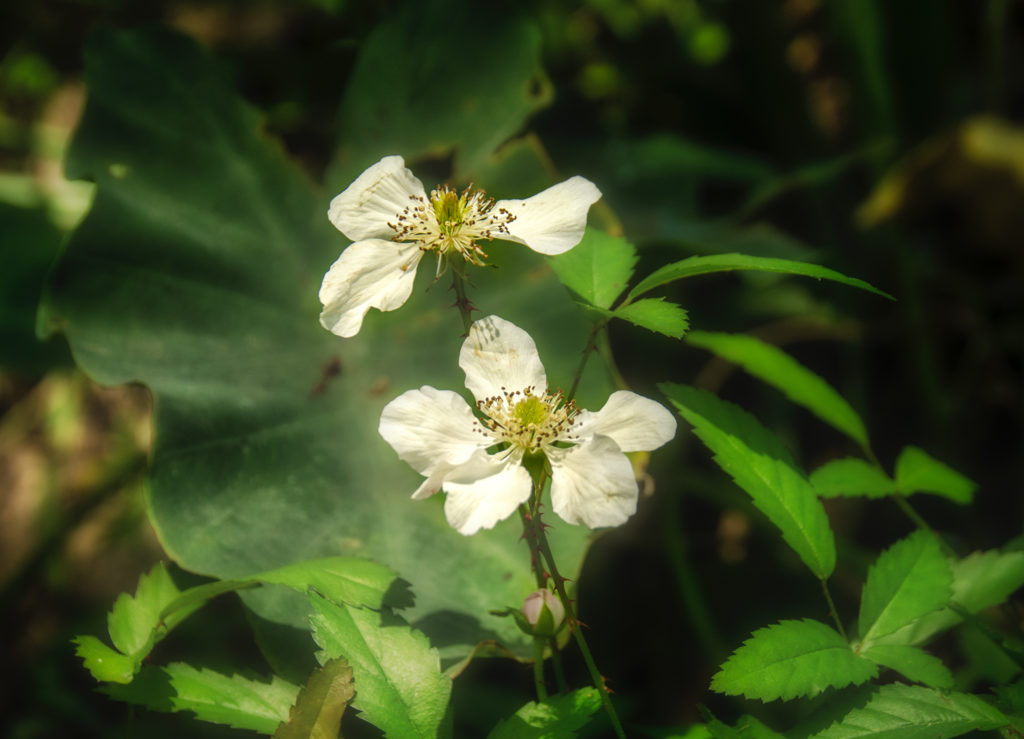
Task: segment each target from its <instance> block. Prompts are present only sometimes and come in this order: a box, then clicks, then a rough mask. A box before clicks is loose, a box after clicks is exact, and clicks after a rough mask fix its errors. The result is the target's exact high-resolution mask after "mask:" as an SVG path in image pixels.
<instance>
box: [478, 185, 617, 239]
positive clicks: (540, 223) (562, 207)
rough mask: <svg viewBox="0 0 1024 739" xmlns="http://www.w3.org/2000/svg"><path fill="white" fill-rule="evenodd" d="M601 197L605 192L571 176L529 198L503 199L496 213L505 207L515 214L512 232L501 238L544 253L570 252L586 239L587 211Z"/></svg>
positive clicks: (495, 209)
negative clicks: (584, 234) (584, 235)
mask: <svg viewBox="0 0 1024 739" xmlns="http://www.w3.org/2000/svg"><path fill="white" fill-rule="evenodd" d="M600 199H601V191H600V190H598V189H597V186H596V185H595V184H594V183H593V182H591V181H590V180H588V179H586V178H585V177H570V178H569V179H567V180H566V181H565V182H559V183H558V184H557V185H553V186H552V187H549V188H548V189H547V190H544V191H542V192H539V193H537V194H536V195H534V196H533V197H532V198H527V199H526V200H499V201H498V202H497V203H495V204H494V208H493V209H492V212H494V213H497V212H499V211H500V210H501V209H502V208H504V209H505V210H507V211H508V212H509V213H511V214H512V215H514V216H515V220H514V221H512V222H511V223H510V224H508V230H509V234H508V235H504V236H501V237H500V238H503V239H507V240H508V241H515V242H518V243H520V244H526V245H527V246H528V247H530V248H531V249H533V250H534V251H535V252H539V253H541V254H552V255H553V254H561V253H562V252H566V251H569V250H570V249H572V248H573V247H574V246H576V244H578V243H580V239H582V238H583V231H584V230H585V229H586V227H587V211H588V210H589V209H590V206H591V205H593V204H594V203H596V202H597V201H598V200H600Z"/></svg>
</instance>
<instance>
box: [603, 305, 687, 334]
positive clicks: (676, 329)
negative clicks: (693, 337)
mask: <svg viewBox="0 0 1024 739" xmlns="http://www.w3.org/2000/svg"><path fill="white" fill-rule="evenodd" d="M611 315H613V316H615V317H616V318H621V319H623V320H625V321H629V322H630V323H632V324H633V325H634V326H640V327H641V328H646V329H647V330H648V331H655V332H657V333H659V334H665V336H670V337H672V338H673V339H680V338H682V336H683V334H685V333H686V329H687V328H689V326H690V320H689V318H688V317H687V315H686V311H685V310H683V309H682V308H680V307H679V306H678V305H676V304H675V303H670V302H668V301H667V300H663V299H661V298H644V299H643V300H638V301H636V302H635V303H630V304H629V305H625V306H623V307H622V308H619V309H618V310H615V311H612V313H611Z"/></svg>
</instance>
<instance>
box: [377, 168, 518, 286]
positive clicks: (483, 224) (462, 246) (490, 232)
mask: <svg viewBox="0 0 1024 739" xmlns="http://www.w3.org/2000/svg"><path fill="white" fill-rule="evenodd" d="M410 200H411V201H412V202H411V203H410V205H408V206H406V208H405V209H404V210H403V211H402V212H401V213H399V214H397V221H396V222H395V223H389V224H388V225H389V226H391V228H392V229H394V231H395V236H394V240H395V241H404V242H412V243H415V244H416V245H417V246H419V248H420V249H422V250H423V251H432V252H435V253H436V254H437V255H438V257H439V261H438V274H440V273H441V272H442V271H443V269H444V266H445V260H446V259H448V258H451V257H453V256H456V255H458V256H460V257H462V259H463V260H464V261H466V262H469V263H470V264H475V265H477V266H482V265H483V264H485V262H484V260H485V259H486V258H487V254H486V252H484V250H483V249H481V248H480V245H479V244H478V243H477V242H478V241H480V240H490V239H493V238H497V237H500V236H502V235H506V236H507V235H508V233H509V230H508V224H510V223H512V221H514V220H515V216H514V215H512V214H511V213H509V212H508V211H507V210H505V209H504V208H499V209H498V210H497V211H495V210H494V201H493V200H490V199H489V198H488V197H487V195H486V194H485V193H484V192H483V191H482V190H472V189H470V188H466V189H465V190H463V191H462V192H461V193H459V192H457V191H455V190H453V189H451V188H450V187H448V186H447V185H444V186H442V187H439V188H437V189H436V190H434V191H433V192H431V193H430V197H429V198H426V197H424V196H422V195H412V196H410Z"/></svg>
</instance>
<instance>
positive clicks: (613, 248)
mask: <svg viewBox="0 0 1024 739" xmlns="http://www.w3.org/2000/svg"><path fill="white" fill-rule="evenodd" d="M637 259H638V257H637V254H636V248H635V247H634V246H633V245H632V244H630V243H629V242H628V241H626V240H625V239H624V238H622V237H621V236H609V235H608V234H606V233H604V232H603V231H598V230H597V229H593V228H588V229H587V231H586V233H585V234H584V235H583V240H582V241H580V243H579V244H577V245H576V246H574V247H573V248H572V249H570V250H569V251H567V252H565V253H564V254H560V255H558V256H557V257H550V258H549V259H548V264H550V265H551V268H552V269H553V270H554V271H555V274H556V275H558V279H559V280H561V282H562V284H563V285H565V286H566V287H567V288H569V289H570V290H572V291H573V292H575V293H576V294H577V295H579V296H580V297H581V298H583V299H584V300H585V301H587V302H588V303H590V304H591V305H593V306H595V307H597V308H610V307H611V305H612V303H613V302H615V298H617V297H619V295H621V294H622V291H623V290H625V289H626V285H627V284H628V283H629V278H630V277H632V276H633V266H634V265H635V264H636V262H637Z"/></svg>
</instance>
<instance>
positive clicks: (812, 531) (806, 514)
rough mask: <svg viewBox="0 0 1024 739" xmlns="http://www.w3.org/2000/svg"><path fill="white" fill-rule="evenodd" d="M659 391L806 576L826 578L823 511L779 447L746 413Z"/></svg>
mask: <svg viewBox="0 0 1024 739" xmlns="http://www.w3.org/2000/svg"><path fill="white" fill-rule="evenodd" d="M659 387H660V388H661V390H662V392H664V393H665V395H667V396H668V398H669V399H670V400H671V401H672V402H673V403H674V404H675V406H676V408H678V409H679V413H680V414H681V415H682V416H683V418H685V419H686V420H687V421H689V422H690V423H691V424H692V425H693V427H694V433H696V434H697V436H698V437H700V440H701V441H703V442H704V443H705V444H706V445H707V446H708V448H709V449H711V451H712V452H713V453H714V455H715V461H716V462H717V463H718V464H719V466H720V467H722V469H724V470H725V471H726V472H728V473H729V475H730V476H732V479H733V480H735V481H736V484H737V485H739V486H740V487H741V488H742V489H743V490H745V491H746V492H747V493H748V494H749V495H750V497H751V499H752V500H753V502H754V505H755V506H757V508H758V509H759V510H760V511H761V512H762V513H764V514H765V515H766V516H767V517H768V518H769V520H771V522H772V523H774V524H775V525H776V526H778V527H779V530H780V531H781V532H782V538H783V539H785V540H786V543H787V544H789V545H790V546H791V547H792V548H793V550H794V551H795V552H796V553H797V554H798V555H800V559H802V560H803V562H804V564H806V565H807V566H808V567H809V568H810V570H811V572H813V573H814V574H815V575H816V576H817V577H818V578H820V579H825V578H827V577H828V576H829V575H830V574H832V570H833V569H834V567H835V562H836V552H835V540H834V538H833V535H832V529H831V528H829V523H828V517H827V516H826V515H825V509H824V508H823V507H822V504H821V501H820V500H818V496H817V495H816V494H815V492H814V489H813V488H812V487H811V484H810V482H808V480H807V478H806V477H805V476H804V474H803V472H802V471H801V470H799V469H798V468H797V466H796V464H795V463H794V462H793V460H792V458H791V456H790V455H789V453H788V452H787V451H786V450H785V448H784V447H783V445H782V444H781V442H779V441H778V440H777V439H776V437H775V436H774V435H773V434H772V433H771V432H769V431H768V430H767V429H766V428H765V427H764V426H762V425H761V424H760V423H759V422H758V421H757V419H755V418H754V417H753V416H751V415H750V414H749V413H747V412H745V411H743V410H741V409H740V408H738V407H737V406H735V405H733V404H732V403H728V402H726V401H724V400H720V399H718V398H716V397H715V396H714V395H711V394H710V393H707V392H705V391H702V390H697V389H695V388H690V387H686V386H684V385H673V384H668V383H666V384H663V385H660V386H659Z"/></svg>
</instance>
